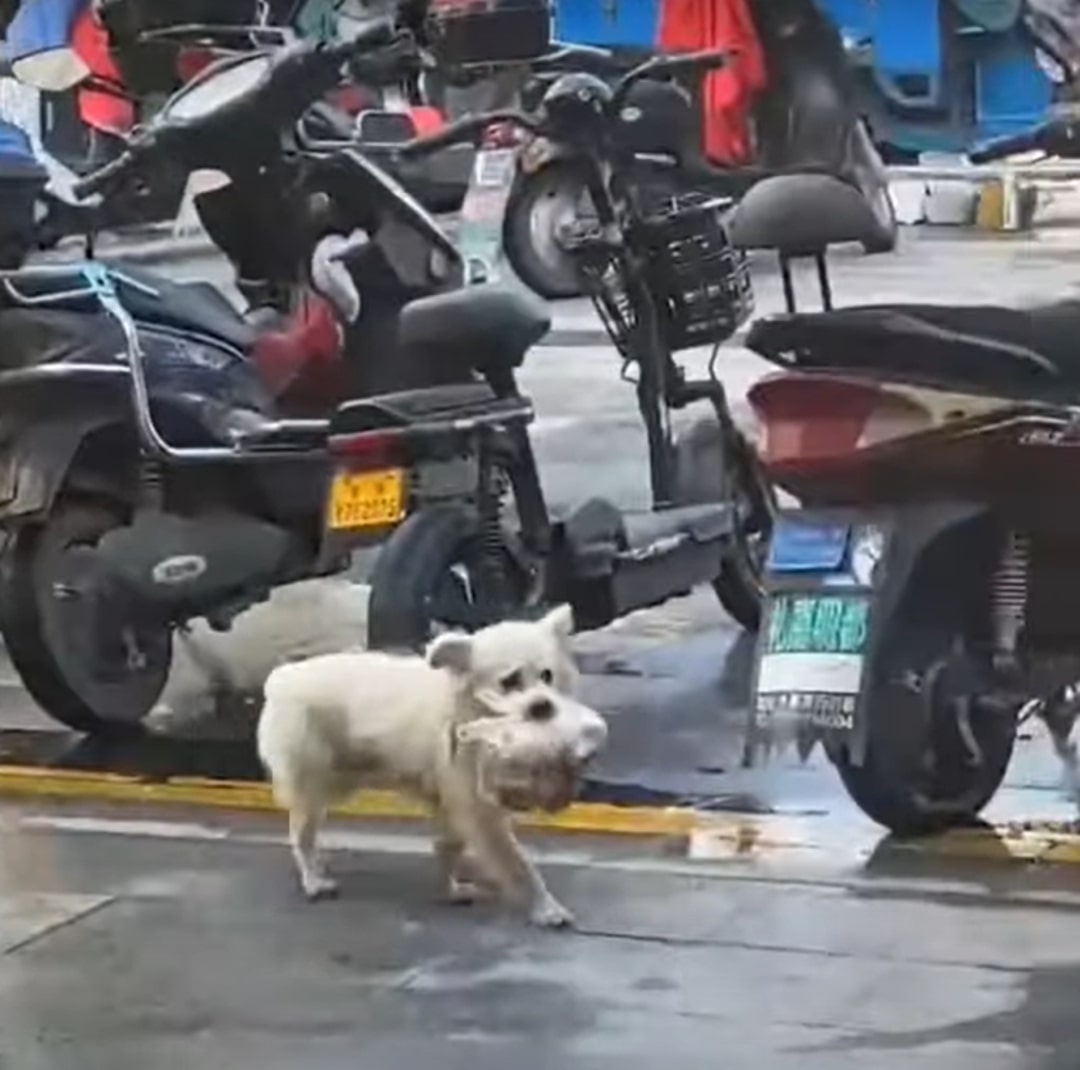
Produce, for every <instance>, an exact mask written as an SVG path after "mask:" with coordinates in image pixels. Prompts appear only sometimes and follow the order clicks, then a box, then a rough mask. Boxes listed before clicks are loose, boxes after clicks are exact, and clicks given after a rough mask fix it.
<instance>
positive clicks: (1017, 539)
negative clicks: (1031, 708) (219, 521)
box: [993, 531, 1031, 671]
mask: <svg viewBox="0 0 1080 1070" xmlns="http://www.w3.org/2000/svg"><path fill="white" fill-rule="evenodd" d="M1030 557H1031V546H1030V540H1029V539H1028V536H1027V535H1026V534H1025V533H1024V532H1020V531H1010V532H1009V533H1008V535H1007V536H1006V538H1005V544H1004V547H1003V549H1002V554H1001V560H1000V561H999V563H998V567H997V570H996V571H995V572H994V581H993V613H994V665H995V667H996V668H998V669H1003V670H1006V671H1007V670H1011V669H1013V668H1015V666H1016V648H1017V644H1018V642H1019V639H1020V633H1021V632H1022V631H1023V630H1024V622H1025V618H1026V614H1027V600H1028V573H1029V563H1030Z"/></svg>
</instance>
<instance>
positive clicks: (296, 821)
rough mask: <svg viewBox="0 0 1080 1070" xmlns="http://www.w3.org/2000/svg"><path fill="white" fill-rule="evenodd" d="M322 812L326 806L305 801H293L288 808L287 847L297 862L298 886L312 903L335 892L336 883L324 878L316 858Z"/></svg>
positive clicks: (322, 869)
mask: <svg viewBox="0 0 1080 1070" xmlns="http://www.w3.org/2000/svg"><path fill="white" fill-rule="evenodd" d="M325 811H326V808H325V806H323V805H321V804H317V803H313V802H311V801H310V800H304V799H297V800H294V802H293V804H292V806H291V807H290V808H289V846H290V847H291V848H292V854H293V858H294V859H295V860H296V869H297V872H298V874H299V875H300V886H301V887H302V888H303V889H304V895H306V896H307V897H308V899H310V900H311V901H313V902H314V901H315V900H317V899H328V898H331V897H332V896H335V895H337V892H338V885H337V881H335V880H334V879H333V878H332V877H329V876H327V873H326V870H325V869H324V868H323V864H322V860H321V859H320V857H319V849H318V842H317V841H318V835H319V824H320V822H321V821H322V819H323V815H324V813H325Z"/></svg>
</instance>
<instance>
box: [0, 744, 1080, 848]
mask: <svg viewBox="0 0 1080 1070" xmlns="http://www.w3.org/2000/svg"><path fill="white" fill-rule="evenodd" d="M0 796H6V797H15V798H19V797H22V798H27V797H36V798H45V799H65V798H66V799H83V800H87V801H104V802H132V803H155V804H163V803H164V804H174V805H190V806H207V807H217V808H221V809H231V810H249V811H273V810H277V809H278V807H277V804H276V803H275V802H274V800H273V797H272V795H271V793H270V788H269V785H268V784H265V783H261V782H252V781H233V780H207V779H202V778H199V777H176V778H173V779H169V780H144V779H140V778H139V777H135V776H128V775H124V774H120V773H91V772H82V771H79V770H70V769H36V768H33V767H26V766H11V765H0ZM334 812H335V813H337V814H339V815H341V816H345V817H354V818H364V819H369V820H372V819H374V820H378V819H382V820H416V819H422V818H424V817H426V816H427V813H428V811H427V810H426V808H425V807H424V806H422V805H421V804H419V803H416V802H414V801H412V800H411V799H409V798H407V797H406V796H403V795H400V794H398V793H396V792H390V791H365V792H360V793H359V794H358V795H356V796H354V797H353V798H352V799H350V800H349V801H348V802H347V803H345V804H344V805H343V806H340V807H338V808H336V810H335V811H334ZM521 824H522V825H523V826H525V827H527V828H532V829H536V830H538V831H551V832H580V833H593V834H602V835H625V836H641V837H649V836H651V837H667V838H671V837H682V838H684V839H685V840H686V841H687V843H688V845H689V850H688V853H689V856H690V857H691V858H696V859H701V860H708V859H713V860H719V859H730V858H746V859H752V858H754V857H755V856H762V855H767V854H773V853H783V852H784V851H789V850H796V851H805V850H810V851H813V852H814V853H815V854H822V855H828V854H830V853H832V852H840V851H843V852H844V853H852V852H853V850H854V852H855V853H860V854H862V853H867V854H868V853H869V851H870V850H872V849H873V848H875V847H876V846H877V845H878V843H880V841H881V839H882V837H883V833H882V831H881V830H880V829H876V828H873V827H869V826H866V825H865V824H864V825H863V826H861V828H862V830H863V831H862V833H860V831H858V830H856V831H854V835H852V830H851V829H848V828H840V829H837V828H835V827H832V826H831V824H830V819H829V818H813V819H809V820H807V819H798V820H792V819H790V818H787V817H785V816H783V815H773V814H764V815H759V814H734V813H727V814H718V813H703V812H700V811H695V810H690V809H684V808H678V807H649V806H612V805H609V804H606V803H575V804H573V805H572V806H570V807H568V808H567V809H565V810H562V811H560V812H559V813H557V814H545V813H535V812H534V813H529V814H525V815H522V817H521ZM826 830H828V831H827V832H826ZM823 833H824V835H823ZM863 847H865V851H864V850H863V849H862V848H863ZM893 849H895V850H898V851H911V852H913V853H917V854H919V855H930V856H938V857H944V858H955V859H972V860H983V861H1007V862H1019V863H1024V862H1030V863H1033V862H1040V863H1064V864H1070V865H1080V832H1078V831H1077V830H1076V829H1075V828H1073V827H1072V826H1068V825H1060V824H1054V823H1031V824H1024V825H1001V826H998V827H997V828H985V829H970V830H969V829H958V830H954V831H952V832H949V833H946V834H944V835H941V836H935V837H931V838H928V839H923V840H916V841H907V842H899V843H897V844H895V845H894V847H893Z"/></svg>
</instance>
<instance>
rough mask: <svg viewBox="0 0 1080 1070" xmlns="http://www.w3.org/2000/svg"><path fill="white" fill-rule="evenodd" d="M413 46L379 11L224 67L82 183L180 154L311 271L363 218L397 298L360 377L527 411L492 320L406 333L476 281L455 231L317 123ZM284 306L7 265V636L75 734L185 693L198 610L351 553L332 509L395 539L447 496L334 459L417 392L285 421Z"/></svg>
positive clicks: (222, 220)
mask: <svg viewBox="0 0 1080 1070" xmlns="http://www.w3.org/2000/svg"><path fill="white" fill-rule="evenodd" d="M407 44H408V42H407V41H404V42H403V41H400V40H398V39H396V38H395V37H394V34H393V32H392V30H391V28H390V26H389V24H378V25H376V26H373V27H371V28H369V29H367V30H365V32H364V33H363V34H362V35H361V36H360V37H359V38H358V39H357V40H355V41H353V42H351V43H348V44H341V45H334V46H320V45H315V44H312V43H302V44H299V45H295V46H290V47H288V48H285V49H282V50H280V51H277V52H258V53H253V54H250V55H247V56H240V57H234V58H230V59H225V60H221V61H219V62H218V63H217V64H215V65H214V66H213V67H211V68H208V69H207V70H206V71H204V72H203V73H202V74H201V75H200V76H199V77H198V78H196V79H195V80H193V81H192V82H191V83H189V84H188V85H187V86H186V87H185V88H184V89H183V90H182V91H180V92H179V93H178V94H177V95H175V96H174V97H173V98H172V99H171V101H170V102H169V103H168V104H167V105H166V106H165V107H164V108H163V109H162V111H161V112H160V113H159V115H158V116H157V118H156V119H155V121H154V122H153V123H152V124H151V125H150V127H149V128H148V129H146V130H145V131H144V132H142V133H140V134H138V135H137V136H136V137H135V138H134V139H133V140H132V142H131V144H130V145H129V147H128V149H127V150H126V151H125V152H124V153H123V155H122V156H120V157H119V158H118V159H117V160H115V161H113V162H111V163H110V164H108V165H106V166H105V167H103V168H102V169H100V170H99V171H97V172H95V173H94V174H92V175H90V176H87V177H86V178H85V179H83V180H82V181H81V182H80V183H79V184H78V192H79V194H80V195H81V196H86V195H89V194H91V193H94V192H98V193H101V194H103V195H104V196H106V197H107V196H108V195H109V192H110V190H113V189H116V188H118V187H119V186H120V185H122V184H123V183H125V182H127V181H130V180H132V179H133V178H134V177H135V176H137V175H138V174H139V173H140V172H141V171H142V169H143V168H144V167H148V166H150V167H152V166H153V163H154V161H155V160H156V159H157V158H159V157H161V156H166V157H168V158H169V159H171V160H174V161H176V162H177V163H179V164H182V165H183V166H184V167H186V168H188V169H192V170H194V169H206V168H211V169H219V170H221V171H223V172H225V173H226V174H229V175H230V176H231V177H232V179H233V181H232V183H231V185H227V186H225V187H224V188H222V189H218V190H215V191H213V192H209V193H207V194H204V195H203V196H205V197H206V198H207V199H208V201H209V202H210V203H209V204H207V205H200V207H207V208H209V207H211V206H212V205H213V204H214V201H215V199H218V198H224V201H223V202H222V201H220V200H219V201H218V203H217V204H216V208H217V211H216V212H209V213H208V214H209V215H210V216H212V217H213V223H214V224H216V233H215V227H214V226H213V225H212V226H211V228H210V229H211V232H212V234H214V236H215V237H216V238H218V239H219V240H221V242H222V244H223V245H224V246H225V247H226V248H227V249H228V250H230V252H231V253H232V256H233V259H234V261H236V262H238V263H239V264H240V265H241V266H243V265H245V264H248V265H252V270H254V269H255V268H256V267H257V268H258V269H259V270H260V271H262V272H263V273H264V274H267V275H269V276H270V277H271V278H276V279H289V278H292V277H293V276H295V274H296V273H297V272H298V271H300V270H301V266H302V265H303V264H305V263H306V262H307V255H306V254H307V253H310V251H311V250H312V248H313V247H316V246H317V245H318V244H319V242H320V241H321V240H322V239H323V238H324V237H325V236H327V235H331V234H334V233H339V234H343V235H350V234H352V233H353V230H354V228H356V227H362V228H363V229H364V231H365V232H366V234H367V236H366V237H365V239H364V241H362V242H359V243H357V244H356V245H355V246H353V245H352V244H351V243H350V242H348V241H345V242H344V243H343V244H342V247H341V249H340V252H339V260H340V264H341V265H342V266H344V267H345V268H346V269H348V271H349V273H350V275H351V276H352V277H353V278H354V279H355V281H356V282H357V288H358V290H359V292H360V294H361V295H362V297H363V301H364V302H365V307H366V311H367V312H368V313H373V314H374V323H373V324H371V323H365V316H364V314H362V315H361V316H360V317H359V318H358V320H357V323H356V324H355V325H354V327H355V330H356V331H357V332H359V335H358V338H357V339H354V340H356V341H358V343H359V342H363V341H364V339H366V340H367V341H366V343H365V344H358V345H357V347H356V348H354V349H353V350H352V351H351V353H350V354H349V355H350V356H351V357H352V358H353V359H352V360H351V361H348V362H347V363H351V364H353V365H355V374H354V378H355V380H356V384H354V385H356V389H355V390H354V391H353V393H354V394H355V393H360V392H364V393H370V392H372V391H373V390H374V389H377V388H378V383H379V382H382V383H384V384H389V385H388V386H386V387H385V388H387V389H391V388H403V387H405V386H408V385H410V383H411V382H420V383H423V384H424V385H425V386H429V385H430V384H431V383H432V382H435V383H442V384H446V385H445V386H444V393H443V395H442V399H443V403H444V408H443V410H442V411H443V412H444V414H445V416H446V418H447V419H450V420H452V421H454V422H455V426H460V427H464V426H473V427H476V428H478V429H482V428H484V427H487V426H490V425H492V424H496V423H498V422H499V421H502V420H504V419H505V418H507V417H508V416H515V415H516V416H521V415H523V414H525V413H526V412H527V411H528V404H527V402H525V401H524V400H521V399H511V400H509V401H506V402H490V403H483V402H479V401H478V399H477V389H478V388H477V386H476V383H475V379H476V373H475V371H474V368H475V367H476V362H477V361H480V362H483V353H482V352H480V351H479V347H477V346H476V345H474V344H473V339H472V338H471V337H470V336H468V335H467V334H466V335H465V336H463V337H462V336H459V337H457V338H456V339H455V337H454V336H453V334H454V332H453V330H452V329H450V330H448V331H445V332H443V341H444V344H443V345H442V346H441V347H440V350H439V352H438V354H437V360H432V356H431V354H430V353H427V352H423V351H418V350H417V349H416V348H415V347H414V348H413V349H411V350H410V349H409V348H408V346H401V347H396V345H394V343H396V336H397V333H398V329H399V326H400V329H401V332H402V334H403V335H408V333H409V331H410V329H413V330H415V327H416V325H417V324H418V323H419V324H421V325H423V324H426V323H428V322H429V321H428V319H427V318H426V312H425V309H424V308H423V307H420V308H419V310H418V312H419V316H416V315H415V314H413V313H412V312H411V311H410V309H411V307H412V306H411V305H410V304H409V295H410V294H412V295H417V296H418V295H421V294H430V293H432V292H433V290H437V289H439V288H440V286H441V287H445V288H451V289H452V288H453V287H455V286H456V285H457V284H458V283H457V282H456V281H455V280H458V281H460V275H461V265H460V261H459V260H458V259H456V253H455V250H454V248H453V245H452V244H451V243H450V242H449V241H448V240H447V239H446V238H445V236H444V235H442V233H441V231H439V229H438V227H437V226H436V225H435V223H434V221H432V220H431V217H430V216H429V215H428V214H427V213H426V212H425V211H424V210H423V209H422V208H421V207H420V206H419V205H418V204H417V203H416V202H415V201H414V200H412V198H410V197H409V196H408V195H407V194H406V193H405V192H404V191H403V190H401V189H400V187H398V186H397V185H396V184H395V183H394V182H393V181H392V180H391V179H389V178H388V177H387V176H386V175H384V174H382V173H381V172H379V171H378V169H376V168H375V167H373V166H372V165H371V164H370V163H368V162H367V161H366V160H364V158H363V157H362V156H361V155H360V154H359V153H358V152H356V150H355V148H354V147H352V146H351V145H349V144H346V143H342V142H340V141H337V142H320V141H315V140H313V139H312V138H311V137H310V136H309V133H308V132H307V131H306V130H305V124H304V121H303V119H302V115H303V112H304V110H305V109H306V107H307V106H308V103H309V102H310V101H313V100H318V99H320V98H321V97H322V96H323V94H324V93H325V92H326V91H327V90H328V89H329V88H330V87H331V86H333V85H334V84H335V83H336V82H337V81H338V80H339V79H340V77H341V72H342V69H343V66H344V65H346V64H349V65H353V66H357V65H358V66H359V67H360V68H361V69H360V72H359V73H360V75H361V76H362V75H363V69H362V68H363V65H364V64H365V63H369V62H370V63H378V62H383V57H386V56H389V57H390V59H389V61H390V62H392V61H393V55H394V50H395V49H397V48H398V47H399V46H403V45H407ZM440 280H441V281H440ZM380 285H381V286H382V293H383V295H384V296H386V295H388V296H387V304H386V305H384V306H382V308H383V313H382V314H380V301H379V294H380V289H379V287H380ZM373 293H374V294H375V298H374V299H371V295H372V294H373ZM448 296H449V305H450V307H451V309H453V310H457V314H458V315H464V316H468V315H469V314H470V312H471V311H473V312H475V311H477V310H478V314H479V315H482V316H484V315H488V314H494V315H495V316H496V317H498V316H499V315H500V314H501V316H502V323H501V325H500V323H499V322H498V321H496V322H495V323H493V324H491V323H488V322H487V321H485V330H484V340H485V343H486V344H487V345H488V346H489V347H490V348H491V349H493V350H494V351H496V352H498V353H503V354H507V356H506V358H505V359H507V360H512V359H513V358H514V355H515V354H516V353H517V348H516V347H517V345H518V344H519V337H520V323H519V320H518V319H517V318H516V317H517V312H516V309H517V304H516V303H515V301H514V300H513V299H512V298H508V299H506V300H505V301H503V302H502V303H500V301H499V300H498V298H497V297H495V298H489V299H488V300H487V301H485V300H484V299H483V298H482V297H480V296H478V297H477V298H476V299H474V298H473V296H472V291H463V290H458V291H457V292H456V293H451V294H450V295H448ZM265 321H266V317H264V316H262V315H257V316H252V317H250V318H245V317H243V316H242V315H240V314H239V313H238V312H237V311H236V310H235V309H234V308H233V307H232V305H231V304H230V303H229V302H228V301H227V300H226V299H225V298H224V297H223V296H222V295H221V294H220V293H219V292H218V291H217V290H215V289H214V288H212V287H210V286H208V285H206V284H204V283H192V284H177V283H174V282H171V281H170V280H169V279H167V278H164V277H161V276H159V275H154V274H151V273H148V272H143V271H138V270H136V269H134V268H131V269H127V268H125V269H123V270H120V269H113V268H110V267H108V266H106V265H104V264H101V263H98V262H95V261H87V262H84V263H81V264H65V265H60V266H49V267H41V266H37V267H27V268H23V269H21V270H18V271H10V272H2V273H0V326H2V330H3V335H4V347H3V364H2V367H0V427H2V429H3V432H2V441H0V459H2V463H0V471H2V472H3V475H2V477H0V484H2V493H0V528H2V529H3V532H4V534H5V536H6V538H5V542H4V548H3V553H2V556H0V631H2V634H3V637H4V641H5V643H6V646H7V649H8V652H9V654H10V656H11V659H12V662H13V663H14V666H15V668H16V670H17V671H18V673H19V674H20V676H21V678H22V680H23V682H24V684H25V685H26V687H27V689H28V690H29V691H30V693H31V694H32V695H33V697H34V698H35V699H36V700H37V702H38V703H39V704H40V705H41V706H42V707H43V708H44V709H45V710H46V711H47V712H48V713H50V714H51V715H52V716H53V717H55V718H57V719H58V720H60V721H62V722H64V723H66V724H68V725H70V726H72V727H74V728H76V729H80V730H84V731H91V732H109V731H120V730H131V729H133V728H135V727H136V726H137V725H138V724H139V722H140V721H141V719H142V718H143V717H144V716H145V715H146V714H147V712H148V711H149V710H150V709H151V708H152V707H153V704H154V702H155V701H156V699H157V697H158V694H159V693H160V690H161V688H162V686H163V685H164V682H165V679H166V675H167V673H168V671H169V665H170V661H171V643H172V635H173V630H174V628H175V627H177V626H182V625H183V624H184V622H186V621H188V620H190V619H192V618H194V617H198V616H204V617H206V618H207V619H208V620H209V621H210V622H211V624H212V625H213V626H215V627H217V628H222V629H224V628H227V627H228V626H229V623H230V622H231V620H232V618H233V617H234V616H235V615H236V614H237V613H238V612H240V611H242V610H243V609H244V608H245V607H247V606H249V605H251V604H252V603H253V602H255V601H258V600H260V599H262V598H264V597H266V596H267V594H268V593H269V591H270V590H271V589H272V588H273V587H275V586H277V585H280V584H283V583H288V582H291V581H294V580H297V579H301V578H304V577H309V576H314V575H320V574H326V573H330V572H333V571H336V570H338V569H341V568H343V567H344V566H345V565H346V564H347V558H346V557H344V556H343V555H342V554H341V553H340V552H339V551H338V550H336V549H335V548H334V547H333V546H331V545H329V543H328V541H327V540H326V539H325V538H324V533H323V528H324V522H325V520H326V518H327V517H329V518H330V521H331V525H332V526H333V525H341V526H345V527H347V528H348V529H349V530H350V531H351V532H352V533H353V535H354V537H355V536H357V534H365V533H366V534H367V536H368V538H370V539H371V540H372V541H377V540H378V538H379V537H381V535H385V533H386V532H387V531H389V530H391V529H392V528H393V527H394V526H395V525H396V524H397V523H398V522H399V520H400V519H401V517H402V516H403V515H404V512H405V502H406V497H407V496H408V495H409V494H410V493H411V494H412V496H413V498H415V500H417V501H419V502H421V503H423V502H424V501H425V497H424V494H425V488H423V487H413V488H409V487H407V486H406V485H405V484H404V483H403V482H402V481H400V480H398V479H396V478H395V476H394V475H392V474H387V473H382V474H380V475H377V476H374V477H371V478H367V477H363V476H361V477H357V478H351V479H335V478H333V477H332V472H331V466H330V464H329V462H328V451H327V440H328V438H329V437H331V436H332V435H334V434H336V433H337V432H338V431H339V430H340V429H341V428H343V427H345V428H348V427H352V426H354V425H355V423H356V422H357V421H361V422H365V421H367V422H370V421H372V420H376V421H377V420H382V419H385V413H386V412H387V411H397V409H396V408H395V406H398V405H401V404H405V402H404V401H403V400H402V396H401V395H400V394H398V395H394V396H392V397H390V398H389V399H387V398H382V399H380V398H374V399H371V400H368V401H359V402H346V403H344V404H343V405H341V406H340V407H338V408H336V410H332V411H331V412H329V413H327V414H326V415H325V416H322V417H308V418H302V417H295V418H283V416H282V413H281V410H280V408H279V407H278V406H277V405H276V404H275V403H274V401H273V400H272V398H271V397H270V396H269V393H268V391H267V389H266V387H265V384H264V382H263V381H262V379H261V371H262V364H261V361H262V360H263V359H264V357H265V355H266V354H265V351H266V350H270V351H273V352H276V353H277V354H278V355H280V354H281V353H282V352H283V351H284V352H285V353H286V355H287V351H288V347H289V346H290V345H295V344H297V341H296V339H295V338H293V337H291V336H290V335H289V333H288V332H287V331H286V332H283V331H282V330H281V329H280V324H279V323H277V322H276V321H274V322H272V323H271V325H270V326H263V324H264V323H265ZM410 325H411V327H410ZM488 328H490V329H488ZM365 331H367V333H366V334H365V333H364V332H365ZM379 338H382V339H384V340H386V341H388V343H390V344H391V346H392V347H391V348H386V349H383V348H381V347H380V346H379V345H378V344H377V342H378V339H379ZM375 355H377V356H378V357H379V359H378V360H376V359H373V357H374V356H375ZM365 380H366V382H362V381H365ZM453 384H457V385H453ZM364 386H366V389H365V390H363V391H361V389H360V387H364ZM346 396H348V393H347V395H346ZM445 484H446V477H445V474H444V479H443V483H442V484H441V485H445Z"/></svg>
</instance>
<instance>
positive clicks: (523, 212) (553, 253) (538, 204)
mask: <svg viewBox="0 0 1080 1070" xmlns="http://www.w3.org/2000/svg"><path fill="white" fill-rule="evenodd" d="M581 196H582V194H581V191H580V185H579V183H578V180H577V177H576V176H575V174H574V173H573V171H572V170H571V169H570V168H569V167H567V166H566V165H565V164H561V163H558V162H555V163H551V164H548V165H547V166H546V167H544V168H542V169H541V170H539V171H537V172H535V173H534V174H531V175H519V176H518V178H517V180H516V181H515V183H514V189H513V191H512V192H511V194H510V198H509V200H508V201H507V204H506V215H505V217H504V219H503V252H504V253H505V255H506V259H507V260H508V261H509V263H510V266H511V267H512V268H513V269H514V272H515V273H516V274H517V276H518V278H519V279H521V281H522V282H523V283H525V285H526V286H528V287H529V289H530V290H532V291H534V292H535V293H537V294H539V295H540V296H541V297H544V298H546V299H548V300H554V299H558V298H566V297H580V296H581V295H582V293H583V292H584V290H583V288H582V285H581V280H580V277H579V275H578V270H577V267H576V265H575V264H574V261H573V258H572V257H571V256H570V254H569V253H567V252H565V251H564V250H563V249H562V247H561V246H560V245H559V241H558V234H557V228H558V226H559V224H560V223H561V222H565V221H567V220H566V219H565V218H564V217H565V216H566V215H567V214H568V213H569V214H572V213H573V211H574V208H573V207H571V206H572V205H574V204H576V203H577V201H578V200H580V198H581Z"/></svg>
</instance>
